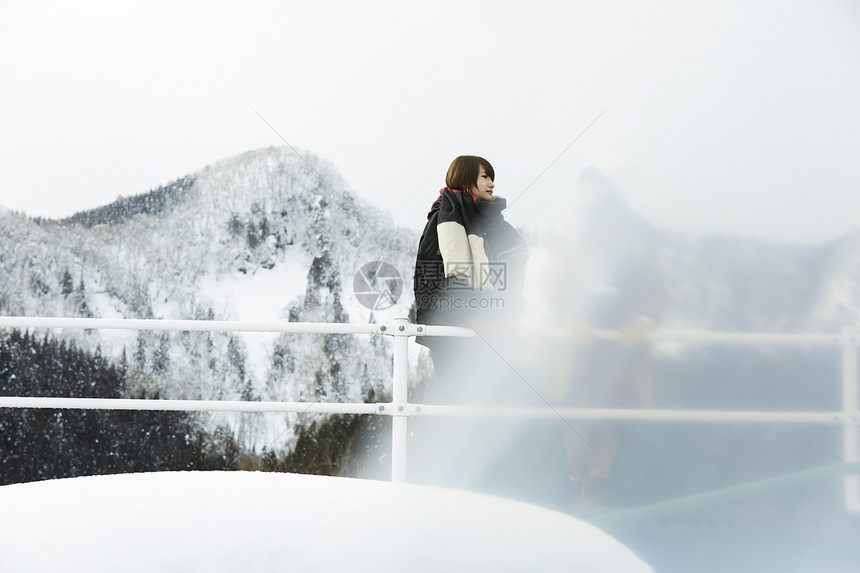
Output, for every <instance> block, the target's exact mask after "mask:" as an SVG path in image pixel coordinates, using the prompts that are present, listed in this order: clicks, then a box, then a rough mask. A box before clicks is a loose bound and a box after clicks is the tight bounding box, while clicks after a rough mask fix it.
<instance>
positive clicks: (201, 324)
mask: <svg viewBox="0 0 860 573" xmlns="http://www.w3.org/2000/svg"><path fill="white" fill-rule="evenodd" d="M0 327H14V328H83V329H100V328H103V329H108V330H193V331H210V332H229V331H238V332H282V333H296V334H300V333H306V334H380V332H379V325H378V324H361V323H327V322H264V321H260V322H257V321H241V320H171V319H167V320H161V319H136V318H61V317H23V316H0Z"/></svg>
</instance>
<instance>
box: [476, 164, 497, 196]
mask: <svg viewBox="0 0 860 573" xmlns="http://www.w3.org/2000/svg"><path fill="white" fill-rule="evenodd" d="M495 186H496V185H495V184H494V183H493V180H492V179H490V176H489V175H487V171H486V170H485V169H484V167H483V165H482V166H481V167H480V171H478V182H477V183H475V185H473V186H472V195H475V196H476V197H479V198H481V199H483V200H484V201H492V200H493V199H494V197H493V187H495Z"/></svg>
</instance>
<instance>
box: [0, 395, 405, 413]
mask: <svg viewBox="0 0 860 573" xmlns="http://www.w3.org/2000/svg"><path fill="white" fill-rule="evenodd" d="M378 406H379V405H377V404H365V403H350V402H251V401H243V400H147V399H132V398H46V397H10V396H2V397H0V408H50V409H60V410H69V409H70V410H170V411H188V412H297V413H301V414H376V413H381V411H380V410H379V407H378ZM385 410H386V411H391V410H393V409H391V408H385Z"/></svg>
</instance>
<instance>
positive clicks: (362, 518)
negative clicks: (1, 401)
mask: <svg viewBox="0 0 860 573" xmlns="http://www.w3.org/2000/svg"><path fill="white" fill-rule="evenodd" d="M0 571H3V572H5V573H12V572H16V571H28V572H30V571H87V572H102V571H104V572H107V571H111V572H113V571H124V572H126V573H130V572H136V571H141V572H143V571H146V572H151V571H183V572H194V571H206V572H211V571H243V572H245V571H351V572H360V571H368V572H373V573H381V572H386V571H392V572H393V571H398V572H399V571H410V572H420V571H428V572H429V571H432V572H434V573H435V572H438V571H495V572H498V571H517V572H519V571H541V572H551V571H590V572H600V571H607V572H608V571H612V572H615V571H625V572H638V571H651V569H650V568H649V567H648V566H647V565H645V564H644V563H643V562H642V561H641V560H639V559H638V558H637V557H636V556H635V555H634V554H633V552H631V551H630V550H629V549H627V548H626V547H624V546H623V545H621V544H620V543H618V542H617V541H615V540H614V539H613V538H611V537H610V536H608V535H607V534H605V533H603V532H602V531H600V530H598V529H596V528H595V527H593V526H590V525H588V524H586V523H583V522H581V521H579V520H577V519H575V518H572V517H570V516H567V515H564V514H561V513H557V512H553V511H550V510H546V509H543V508H539V507H535V506H531V505H527V504H523V503H519V502H514V501H510V500H505V499H500V498H494V497H489V496H483V495H476V494H471V493H465V492H457V491H450V490H443V489H437V488H428V487H423V486H415V485H404V484H391V483H387V482H378V481H367V480H355V479H347V478H330V477H319V476H306V475H296V474H273V473H252V472H176V473H150V474H126V475H116V476H98V477H84V478H73V479H65V480H54V481H46V482H36V483H29V484H18V485H9V486H3V487H0Z"/></svg>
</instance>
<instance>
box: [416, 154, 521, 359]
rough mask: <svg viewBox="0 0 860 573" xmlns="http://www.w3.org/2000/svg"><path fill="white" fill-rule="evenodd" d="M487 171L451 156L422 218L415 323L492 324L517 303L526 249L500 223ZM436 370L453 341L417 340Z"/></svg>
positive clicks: (500, 205) (470, 159)
mask: <svg viewBox="0 0 860 573" xmlns="http://www.w3.org/2000/svg"><path fill="white" fill-rule="evenodd" d="M494 179H495V171H494V170H493V166H492V165H490V162H489V161H487V160H486V159H484V158H482V157H477V156H474V155H461V156H460V157H457V158H456V159H454V161H453V162H452V163H451V166H450V167H449V168H448V173H447V175H446V176H445V184H446V187H443V188H442V189H441V190H440V191H439V197H438V198H437V199H436V201H434V203H433V206H432V207H431V208H430V212H429V213H428V214H427V225H426V226H425V227H424V233H423V234H422V235H421V241H420V243H419V244H418V257H417V260H416V262H415V276H414V291H415V308H416V312H415V322H416V323H418V324H442V325H451V326H456V325H469V326H473V327H475V328H476V330H477V331H478V334H479V335H481V336H483V333H482V332H481V331H482V330H483V329H481V328H477V327H476V326H475V325H476V321H477V323H486V322H496V321H498V320H500V319H502V318H503V317H504V316H506V315H507V316H510V314H511V312H512V311H515V310H516V307H517V306H519V299H520V297H521V294H522V283H523V279H524V275H523V273H524V269H525V262H526V259H527V258H528V250H527V248H526V244H525V241H523V239H522V237H520V235H519V233H517V232H516V230H514V228H513V227H512V226H511V225H510V224H509V223H508V222H506V221H505V219H504V217H503V216H502V211H503V210H504V209H505V207H506V206H507V205H506V202H505V199H503V198H501V197H497V196H496V195H495V192H494V190H495V183H494ZM416 340H417V341H418V342H419V343H420V344H423V345H425V346H428V347H430V349H431V351H432V353H433V362H434V366H435V367H436V369H437V374H438V372H439V367H440V366H441V365H440V364H439V362H440V360H439V359H440V356H439V354H440V351H443V352H444V350H443V349H445V348H448V347H450V346H452V345H456V344H461V342H458V341H457V340H455V339H452V340H450V341H449V340H445V339H444V338H443V337H418V338H417V339H416Z"/></svg>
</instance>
